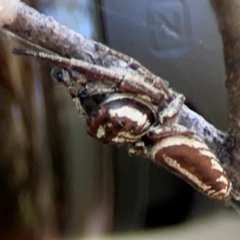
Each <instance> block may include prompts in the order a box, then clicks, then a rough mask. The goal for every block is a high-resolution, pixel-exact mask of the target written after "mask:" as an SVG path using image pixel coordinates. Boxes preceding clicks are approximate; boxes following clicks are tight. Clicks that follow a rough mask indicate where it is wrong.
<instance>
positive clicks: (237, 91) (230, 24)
mask: <svg viewBox="0 0 240 240" xmlns="http://www.w3.org/2000/svg"><path fill="white" fill-rule="evenodd" d="M211 2H212V5H213V8H214V10H215V12H216V16H217V20H218V23H219V30H220V32H221V35H222V39H223V47H224V48H223V49H224V58H225V66H226V75H227V78H226V88H227V92H228V105H229V128H228V133H229V136H228V139H227V151H228V153H229V154H230V160H231V164H230V166H228V174H229V175H230V177H231V180H232V182H233V184H234V187H235V188H236V189H240V177H239V172H240V107H239V103H240V71H239V68H240V17H239V16H240V2H239V1H238V0H233V1H228V0H211Z"/></svg>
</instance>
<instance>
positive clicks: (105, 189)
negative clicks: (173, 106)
mask: <svg viewBox="0 0 240 240" xmlns="http://www.w3.org/2000/svg"><path fill="white" fill-rule="evenodd" d="M26 2H27V1H26ZM28 4H30V5H31V6H33V7H34V8H37V9H38V10H39V11H40V12H43V13H45V14H46V15H50V16H52V17H53V18H55V19H56V20H57V21H59V22H61V23H62V24H64V25H66V26H68V27H69V28H72V29H74V30H75V31H77V32H79V33H81V34H83V35H84V36H86V37H89V38H93V39H94V40H97V41H100V42H103V43H105V44H106V45H108V46H110V47H112V48H114V49H116V50H118V51H121V52H123V53H126V54H128V55H130V56H132V57H134V58H135V59H137V60H138V61H140V62H141V63H142V64H143V65H145V66H146V67H148V68H149V69H150V70H151V71H153V72H154V73H155V74H157V75H159V76H161V77H163V78H164V79H167V80H168V81H169V82H170V86H171V87H172V88H173V89H174V90H176V91H179V92H181V93H183V94H185V96H186V97H187V104H188V105H189V106H190V107H191V108H193V109H194V110H195V111H197V112H198V113H200V114H201V115H203V116H204V117H205V118H206V119H207V120H208V121H210V122H211V123H213V124H214V125H215V126H217V127H219V128H221V129H222V130H226V128H227V104H226V102H227V101H226V93H225V88H224V79H225V75H224V63H223V55H222V43H221V37H220V35H219V33H218V28H217V23H216V19H215V16H214V13H213V10H212V9H211V5H210V3H209V1H208V0H132V1H126V0H122V1H117V0H69V1H64V0H58V1H57V0H51V1H50V0H32V1H28ZM0 40H1V48H2V51H1V52H0V64H1V71H0V77H1V82H0V98H1V108H0V116H1V118H0V138H1V143H2V144H1V145H0V196H1V197H0V203H1V204H0V235H1V236H2V237H1V239H20V238H21V239H35V238H34V236H38V237H39V238H41V239H57V238H64V237H65V238H67V237H83V236H87V237H88V236H92V235H94V236H95V235H97V236H100V235H102V234H110V233H111V234H112V233H113V234H118V233H124V234H129V235H122V236H123V238H126V237H127V238H128V237H129V238H136V239H141V238H142V239H146V238H147V239H149V238H150V239H151V238H152V239H155V238H156V237H157V238H161V237H162V238H163V239H212V238H213V237H216V239H218V240H219V239H226V237H228V239H237V238H236V236H237V235H239V234H240V229H239V227H238V223H239V220H240V216H239V215H238V214H237V213H236V212H235V211H234V210H233V209H232V208H227V207H226V206H224V204H222V203H219V202H216V201H214V200H211V199H208V198H207V197H205V196H203V195H201V194H199V193H198V192H196V191H195V190H193V189H192V188H191V187H190V186H189V185H187V184H185V183H184V182H183V181H182V180H180V179H178V178H177V177H175V176H173V175H172V174H170V173H168V172H167V171H165V170H164V169H162V168H159V167H157V166H155V165H154V164H152V163H151V162H150V161H149V160H146V159H142V158H137V157H129V156H128V154H127V151H126V149H125V148H123V147H121V148H119V147H115V146H105V145H102V144H100V143H98V142H96V141H94V140H92V139H91V138H90V137H89V136H88V135H87V134H86V123H85V119H84V118H83V117H80V116H78V115H77V113H76V111H75V109H74V106H73V104H72V101H71V99H70V96H69V95H68V92H67V91H66V89H64V87H63V86H60V85H58V84H56V83H54V82H53V81H52V80H51V78H50V70H51V67H52V66H49V65H48V64H47V63H42V62H41V63H38V62H37V61H35V60H29V59H26V58H22V57H16V56H13V55H12V54H11V49H12V47H13V45H10V43H9V41H8V40H7V39H6V38H4V37H2V38H1V39H0ZM139 232H140V233H139ZM115 236H117V235H115ZM98 238H100V237H98ZM108 238H109V239H112V238H114V237H113V236H111V237H108ZM116 238H117V237H116ZM119 238H121V237H119Z"/></svg>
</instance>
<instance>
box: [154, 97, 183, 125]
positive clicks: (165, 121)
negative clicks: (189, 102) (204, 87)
mask: <svg viewBox="0 0 240 240" xmlns="http://www.w3.org/2000/svg"><path fill="white" fill-rule="evenodd" d="M184 101H185V97H184V96H183V95H182V94H177V93H175V94H173V99H172V100H171V101H170V102H169V103H167V105H166V106H165V107H164V109H163V110H161V109H160V110H159V113H158V120H159V122H160V124H162V125H169V124H171V123H172V122H173V121H174V120H175V119H176V118H177V116H178V113H179V110H180V109H181V107H182V105H183V103H184Z"/></svg>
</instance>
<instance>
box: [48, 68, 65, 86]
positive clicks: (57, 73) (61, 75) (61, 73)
mask: <svg viewBox="0 0 240 240" xmlns="http://www.w3.org/2000/svg"><path fill="white" fill-rule="evenodd" d="M51 77H52V78H53V79H56V80H57V81H58V82H61V83H66V82H67V80H68V78H69V74H68V72H67V70H64V69H62V68H58V67H55V68H53V69H52V71H51Z"/></svg>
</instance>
